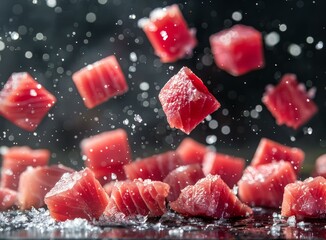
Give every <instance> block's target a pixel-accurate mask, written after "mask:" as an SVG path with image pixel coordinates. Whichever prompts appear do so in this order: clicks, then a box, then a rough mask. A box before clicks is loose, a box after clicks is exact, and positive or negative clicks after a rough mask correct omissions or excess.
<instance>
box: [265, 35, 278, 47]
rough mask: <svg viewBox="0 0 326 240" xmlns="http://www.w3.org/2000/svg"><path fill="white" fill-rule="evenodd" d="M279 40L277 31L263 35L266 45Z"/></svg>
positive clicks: (271, 45)
mask: <svg viewBox="0 0 326 240" xmlns="http://www.w3.org/2000/svg"><path fill="white" fill-rule="evenodd" d="M279 41H280V35H279V34H278V33H277V32H270V33H269V34H267V35H266V36H265V42H266V45H267V46H270V47H273V46H275V45H276V44H278V43H279Z"/></svg>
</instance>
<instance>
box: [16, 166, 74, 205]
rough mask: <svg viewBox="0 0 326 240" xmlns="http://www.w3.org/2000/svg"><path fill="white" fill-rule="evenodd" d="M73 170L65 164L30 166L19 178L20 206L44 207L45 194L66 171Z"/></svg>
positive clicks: (70, 171)
mask: <svg viewBox="0 0 326 240" xmlns="http://www.w3.org/2000/svg"><path fill="white" fill-rule="evenodd" d="M72 172H74V170H73V169H71V168H68V167H65V166H63V165H53V166H42V167H36V168H33V167H28V168H27V170H26V171H25V172H23V173H22V174H21V175H20V179H19V186H18V206H19V208H20V209H22V210H25V209H31V208H32V207H34V208H40V207H43V206H44V205H45V203H44V197H45V194H47V193H48V192H49V191H50V190H51V189H52V188H53V187H54V185H55V184H56V183H57V182H58V181H59V179H60V178H61V176H62V175H63V174H64V173H72Z"/></svg>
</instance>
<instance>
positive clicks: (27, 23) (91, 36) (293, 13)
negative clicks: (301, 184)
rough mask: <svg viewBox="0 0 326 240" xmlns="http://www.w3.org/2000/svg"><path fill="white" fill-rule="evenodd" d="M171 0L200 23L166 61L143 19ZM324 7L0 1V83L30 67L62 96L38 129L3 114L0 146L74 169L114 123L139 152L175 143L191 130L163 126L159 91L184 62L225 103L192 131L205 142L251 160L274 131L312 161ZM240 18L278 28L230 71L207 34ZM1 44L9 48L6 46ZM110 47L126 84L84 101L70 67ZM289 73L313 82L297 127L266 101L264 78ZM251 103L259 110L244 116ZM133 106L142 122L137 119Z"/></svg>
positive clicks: (265, 29)
mask: <svg viewBox="0 0 326 240" xmlns="http://www.w3.org/2000/svg"><path fill="white" fill-rule="evenodd" d="M172 3H178V4H179V6H180V8H181V10H182V13H183V14H184V17H185V19H186V20H187V22H188V24H189V26H190V27H195V28H196V29H197V39H198V42H199V44H198V46H197V47H196V48H195V50H194V54H193V56H192V57H191V58H188V59H183V60H179V61H178V62H176V63H171V64H161V63H160V62H159V60H158V58H157V57H156V56H155V55H154V54H153V49H152V47H151V46H150V44H149V42H148V40H147V38H146V36H145V34H144V33H143V31H142V30H141V29H139V28H138V27H137V21H138V20H139V19H140V18H142V17H146V16H148V15H149V12H150V11H151V10H152V9H154V8H156V7H164V6H166V5H170V4H172ZM325 10H326V2H325V1H321V0H319V1H318V0H316V1H303V0H298V1H296V0H295V1H250V0H248V1H246V0H238V1H149V0H148V1H131V0H130V1H123V0H107V1H106V0H99V1H96V0H93V1H77V0H70V1H61V0H57V1H53V0H50V1H40V0H39V1H36V0H34V1H23V0H21V1H17V0H15V1H12V0H6V1H1V3H0V85H1V86H0V87H1V88H2V87H3V85H4V83H5V82H6V81H7V79H8V77H9V76H10V74H11V73H12V72H19V71H28V72H30V73H31V74H32V75H33V76H34V77H36V78H37V79H38V81H39V82H40V83H41V84H43V85H44V86H45V87H46V88H47V89H48V90H49V91H51V92H52V93H53V94H54V95H55V96H56V97H57V98H58V103H57V104H56V106H55V107H54V108H53V109H52V110H51V111H50V113H51V116H47V117H46V118H45V119H44V120H43V122H42V123H41V125H40V126H39V127H38V128H37V130H36V132H34V133H29V132H25V131H23V130H21V129H19V128H17V127H15V126H14V125H12V124H11V123H10V122H8V121H7V120H5V119H3V118H2V117H0V145H3V146H13V145H29V146H30V147H32V148H48V149H50V150H51V151H52V153H53V154H52V160H51V162H52V163H56V162H61V163H65V164H67V165H69V166H76V167H77V168H80V167H81V166H82V165H83V164H82V160H81V156H80V149H79V142H80V141H81V140H82V139H83V138H84V137H88V136H90V135H94V134H97V133H99V132H102V131H106V130H110V129H114V128H118V127H122V128H124V129H126V130H127V131H128V134H129V142H130V145H131V148H132V149H133V157H134V158H136V157H144V156H148V155H150V154H153V153H159V152H162V151H165V150H168V149H171V148H175V147H177V146H178V144H179V142H180V140H182V139H183V138H184V137H185V135H184V134H182V133H181V132H180V131H178V130H171V129H169V128H167V122H166V118H165V116H164V114H162V110H161V105H160V104H159V102H158V99H157V95H158V93H159V89H160V88H161V87H162V86H163V85H164V83H165V82H166V81H167V80H168V79H169V78H170V77H171V76H172V75H174V74H175V73H177V72H178V70H179V69H180V68H181V67H182V66H188V67H190V68H191V69H192V70H193V71H194V72H195V73H196V74H197V75H198V76H199V77H201V78H202V79H203V81H204V83H205V84H206V86H208V88H209V89H210V91H211V92H213V94H214V95H215V96H216V98H217V99H218V100H219V101H220V102H221V104H222V107H221V109H219V110H218V111H217V112H215V113H214V114H212V119H214V120H216V121H217V122H218V127H217V128H216V129H214V128H213V129H212V128H210V126H212V125H214V124H212V123H211V125H209V123H208V121H205V123H203V124H200V125H199V126H198V127H197V128H196V129H195V130H194V131H193V132H192V133H191V135H190V136H191V137H193V138H195V139H196V140H197V141H199V142H202V143H206V140H208V142H210V143H211V145H212V146H215V147H216V149H217V150H218V151H220V152H224V153H229V154H233V155H236V156H241V157H244V158H246V159H247V160H248V161H249V160H250V159H251V158H252V155H253V153H254V151H255V148H256V146H257V144H258V142H259V140H260V138H262V137H268V138H271V139H273V140H276V141H279V142H280V143H282V144H286V145H290V146H298V147H301V148H303V150H305V151H306V153H307V160H308V161H311V162H313V161H314V159H315V158H316V157H317V156H318V155H320V154H321V153H325V152H326V151H325V149H326V134H325V133H326V130H325V127H326V124H325V123H326V112H325V105H326V101H325V91H326V87H325V86H326V84H325V81H326V76H325V72H326V71H325V70H326V66H325V59H326V58H325V57H326V54H325V47H323V43H325V41H326V39H325V38H326V33H325V32H326V29H325V27H326V14H325ZM234 12H240V13H241V15H242V19H241V20H240V21H239V22H238V21H235V20H234V19H233V18H235V17H233V18H232V14H233V13H234ZM89 13H91V14H89ZM92 13H93V14H92ZM94 14H95V16H96V20H95V21H94V22H89V21H92V20H94ZM238 15H239V14H238ZM86 16H88V17H87V18H88V21H87V20H86ZM236 23H242V24H246V25H251V26H253V27H255V28H256V29H258V30H259V31H261V32H262V33H263V35H264V36H266V35H267V34H269V33H271V32H275V33H276V34H278V36H279V37H280V41H279V43H278V44H276V45H275V46H273V47H268V46H266V45H265V50H264V51H265V58H266V67H265V68H264V69H263V70H260V71H255V72H251V73H249V74H246V75H244V76H241V77H232V76H230V75H229V74H227V73H225V72H223V71H221V70H219V69H218V68H217V67H216V66H215V64H214V63H213V62H212V58H211V53H210V47H209V42H208V38H209V36H210V35H211V34H213V33H216V32H217V31H220V30H222V29H224V28H226V27H229V26H231V25H234V24H236ZM280 26H281V27H280ZM285 28H286V30H285V31H284V29H285ZM282 30H283V31H282ZM308 37H310V38H308ZM311 37H312V38H311ZM307 38H308V41H307ZM312 41H313V42H312ZM308 42H309V43H308ZM3 43H4V45H5V47H4V49H2V50H1V48H3V47H1V45H2V46H3ZM291 44H297V45H298V46H300V48H301V54H300V55H299V56H293V55H291V54H290V53H289V51H288V48H289V46H290V45H291ZM130 53H132V57H130ZM111 54H115V55H116V56H117V58H118V59H119V62H120V63H121V66H122V69H123V72H124V74H125V75H126V77H127V79H128V80H127V81H128V84H129V87H130V90H129V92H128V93H126V94H125V95H123V96H120V97H117V98H116V99H111V100H109V101H108V102H106V103H104V104H102V105H100V106H98V107H96V108H95V109H92V110H87V109H86V108H85V107H84V105H83V103H82V102H81V98H80V96H79V94H78V93H77V91H76V88H75V86H74V85H73V82H72V80H71V74H72V73H73V72H74V71H76V70H78V69H80V68H81V67H83V66H84V65H85V64H88V63H92V62H94V61H96V60H98V59H101V58H102V57H105V56H108V55H111ZM135 54H136V56H137V60H136V61H135V58H134V56H135ZM134 61H135V62H134ZM287 72H292V73H296V74H297V75H298V79H299V81H300V82H302V83H304V84H305V85H306V86H308V87H309V86H311V85H313V86H316V87H317V95H316V99H315V101H316V103H317V104H318V107H319V113H318V115H316V116H315V117H314V118H313V119H312V120H311V121H310V122H309V123H307V124H306V125H305V126H304V127H302V128H300V129H299V130H297V131H294V130H291V129H289V128H287V127H284V126H281V127H280V126H277V125H276V123H275V120H274V118H273V117H272V116H271V114H270V113H269V112H268V111H267V109H266V108H265V107H264V106H263V105H262V103H261V97H262V94H263V92H264V89H265V86H266V85H267V84H276V83H277V82H278V80H279V78H280V76H281V75H282V74H284V73H287ZM142 82H147V83H148V85H149V89H148V90H146V91H144V90H142V89H141V88H140V84H141V83H142ZM142 86H143V85H142ZM259 105H261V106H262V107H263V108H262V111H261V112H260V113H259V114H258V115H259V116H258V117H257V112H255V109H258V110H259ZM257 106H258V107H257ZM248 112H249V115H250V113H252V116H253V117H252V116H247V115H248ZM135 114H139V115H140V116H141V118H142V119H143V121H142V122H138V121H136V120H135V119H134V117H135ZM126 119H128V121H129V122H128V123H127V121H126ZM223 126H228V127H229V129H230V133H229V134H223V133H222V131H221V130H222V128H223ZM223 129H224V130H225V129H226V130H227V127H226V128H225V127H224V128H223Z"/></svg>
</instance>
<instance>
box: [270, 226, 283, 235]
mask: <svg viewBox="0 0 326 240" xmlns="http://www.w3.org/2000/svg"><path fill="white" fill-rule="evenodd" d="M270 229H271V230H270V233H271V235H272V236H274V237H278V236H280V235H281V226H280V225H279V224H273V226H272V227H271V228H270Z"/></svg>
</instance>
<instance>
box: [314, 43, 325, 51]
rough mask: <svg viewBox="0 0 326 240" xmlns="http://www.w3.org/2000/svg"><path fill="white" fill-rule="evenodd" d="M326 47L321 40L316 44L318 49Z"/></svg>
mask: <svg viewBox="0 0 326 240" xmlns="http://www.w3.org/2000/svg"><path fill="white" fill-rule="evenodd" d="M323 47H324V43H323V42H322V41H319V42H318V43H317V44H316V49H317V50H320V49H322V48H323Z"/></svg>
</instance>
